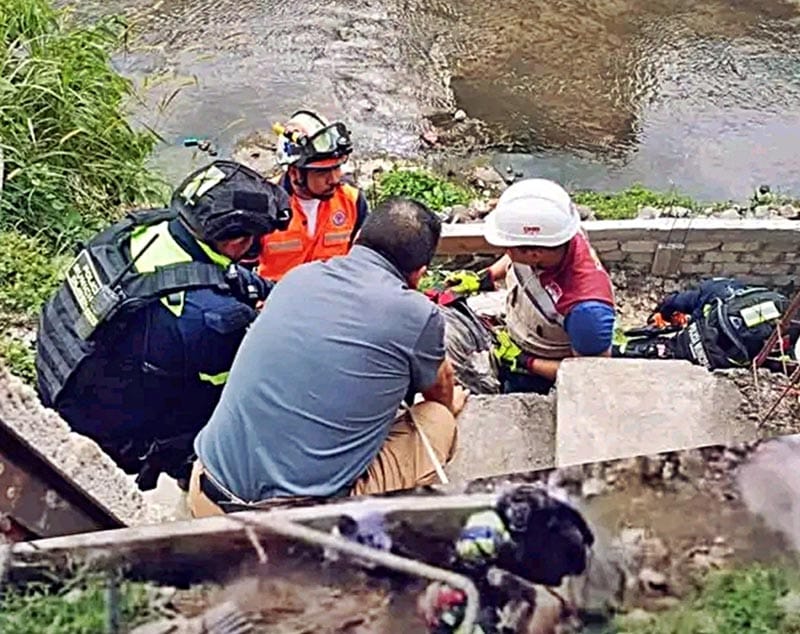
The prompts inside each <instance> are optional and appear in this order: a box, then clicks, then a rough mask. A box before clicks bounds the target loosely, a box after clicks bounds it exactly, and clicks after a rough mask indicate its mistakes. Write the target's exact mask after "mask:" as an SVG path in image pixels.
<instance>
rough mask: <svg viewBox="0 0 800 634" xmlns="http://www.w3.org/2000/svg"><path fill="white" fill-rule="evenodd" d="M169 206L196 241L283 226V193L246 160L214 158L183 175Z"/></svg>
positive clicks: (287, 209) (286, 216)
mask: <svg viewBox="0 0 800 634" xmlns="http://www.w3.org/2000/svg"><path fill="white" fill-rule="evenodd" d="M170 207H171V208H172V209H173V210H175V211H177V212H178V215H179V216H180V218H181V220H183V222H184V223H186V225H187V226H188V227H189V229H190V230H191V231H192V232H194V233H195V234H196V235H197V236H198V237H199V238H200V239H201V240H203V241H206V242H217V241H221V240H231V239H234V238H241V237H244V236H254V237H256V238H259V237H261V236H263V235H266V234H268V233H272V232H273V231H282V230H284V229H286V228H287V227H288V226H289V221H290V220H291V217H292V211H291V204H290V201H289V195H288V194H287V193H286V192H285V191H284V190H283V188H281V187H280V186H279V185H275V184H274V183H271V182H269V181H268V180H266V179H265V178H264V177H263V176H261V175H260V174H259V173H258V172H256V171H254V170H252V169H250V168H249V167H247V166H246V165H243V164H241V163H237V162H235V161H229V160H217V161H214V162H213V163H211V164H209V165H206V166H205V167H201V168H200V169H198V170H196V171H194V172H192V173H191V174H189V176H187V177H186V178H185V179H184V181H183V182H182V183H181V184H180V185H179V186H178V187H177V189H175V191H174V192H173V194H172V200H171V201H170Z"/></svg>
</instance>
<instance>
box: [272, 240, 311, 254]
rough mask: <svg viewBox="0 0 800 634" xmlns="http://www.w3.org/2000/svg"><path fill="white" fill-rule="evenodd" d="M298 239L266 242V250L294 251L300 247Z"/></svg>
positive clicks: (301, 244)
mask: <svg viewBox="0 0 800 634" xmlns="http://www.w3.org/2000/svg"><path fill="white" fill-rule="evenodd" d="M302 246H303V243H302V241H300V240H286V241H285V242H267V251H296V250H297V249H300V248H302Z"/></svg>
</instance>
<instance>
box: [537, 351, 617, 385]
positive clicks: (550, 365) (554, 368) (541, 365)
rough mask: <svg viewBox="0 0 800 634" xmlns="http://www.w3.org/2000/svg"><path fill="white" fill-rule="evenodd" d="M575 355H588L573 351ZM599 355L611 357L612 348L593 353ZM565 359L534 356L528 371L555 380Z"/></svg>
mask: <svg viewBox="0 0 800 634" xmlns="http://www.w3.org/2000/svg"><path fill="white" fill-rule="evenodd" d="M572 355H573V357H582V356H587V355H581V354H577V353H576V352H574V351H573V353H572ZM591 356H597V357H610V356H611V348H609V349H608V350H606V351H605V352H601V353H600V354H598V355H591ZM562 361H563V359H539V358H533V359H532V360H531V361H530V363H528V371H529V372H531V373H533V374H538V375H539V376H543V377H544V378H546V379H548V380H550V381H555V380H556V375H557V374H558V368H559V367H561V362H562Z"/></svg>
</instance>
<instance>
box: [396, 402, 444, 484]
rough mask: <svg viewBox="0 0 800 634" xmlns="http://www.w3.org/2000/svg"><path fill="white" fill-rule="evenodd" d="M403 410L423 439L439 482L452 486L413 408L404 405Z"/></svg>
mask: <svg viewBox="0 0 800 634" xmlns="http://www.w3.org/2000/svg"><path fill="white" fill-rule="evenodd" d="M401 409H402V410H404V411H405V413H406V414H408V420H409V422H410V423H411V425H412V426H413V427H414V428H415V429H416V430H417V432H418V433H419V437H420V438H421V439H422V445H423V446H424V447H425V451H426V452H427V453H428V458H430V459H431V462H432V463H433V468H434V469H435V470H436V475H437V476H439V480H440V481H441V483H442V484H450V480H449V479H448V477H447V474H445V472H444V467H442V463H441V462H439V458H438V457H437V456H436V453H435V452H434V451H433V447H432V446H431V441H430V440H428V435H427V434H426V433H425V432H424V431H422V427H420V426H419V425H417V421H416V420H414V414H412V413H411V408H410V407H409V406H408V405H406V404H405V403H402V405H401Z"/></svg>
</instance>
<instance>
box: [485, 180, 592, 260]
mask: <svg viewBox="0 0 800 634" xmlns="http://www.w3.org/2000/svg"><path fill="white" fill-rule="evenodd" d="M580 225H581V218H580V214H579V213H578V210H577V208H576V207H575V205H574V204H573V203H572V200H571V199H570V197H569V194H568V193H567V191H566V190H565V189H564V188H563V187H561V185H559V184H558V183H555V182H553V181H551V180H547V179H544V178H529V179H526V180H523V181H518V182H516V183H514V184H513V185H511V186H510V187H509V188H508V189H506V190H505V191H504V192H503V194H502V195H501V196H500V199H499V200H498V201H497V206H496V207H495V208H494V210H493V211H492V213H490V214H489V215H488V216H487V217H486V227H485V237H486V241H487V242H488V243H489V244H492V245H494V246H498V247H557V246H561V245H562V244H566V243H567V242H569V241H570V240H571V239H572V238H573V237H574V236H575V234H577V233H578V230H579V229H580Z"/></svg>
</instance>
